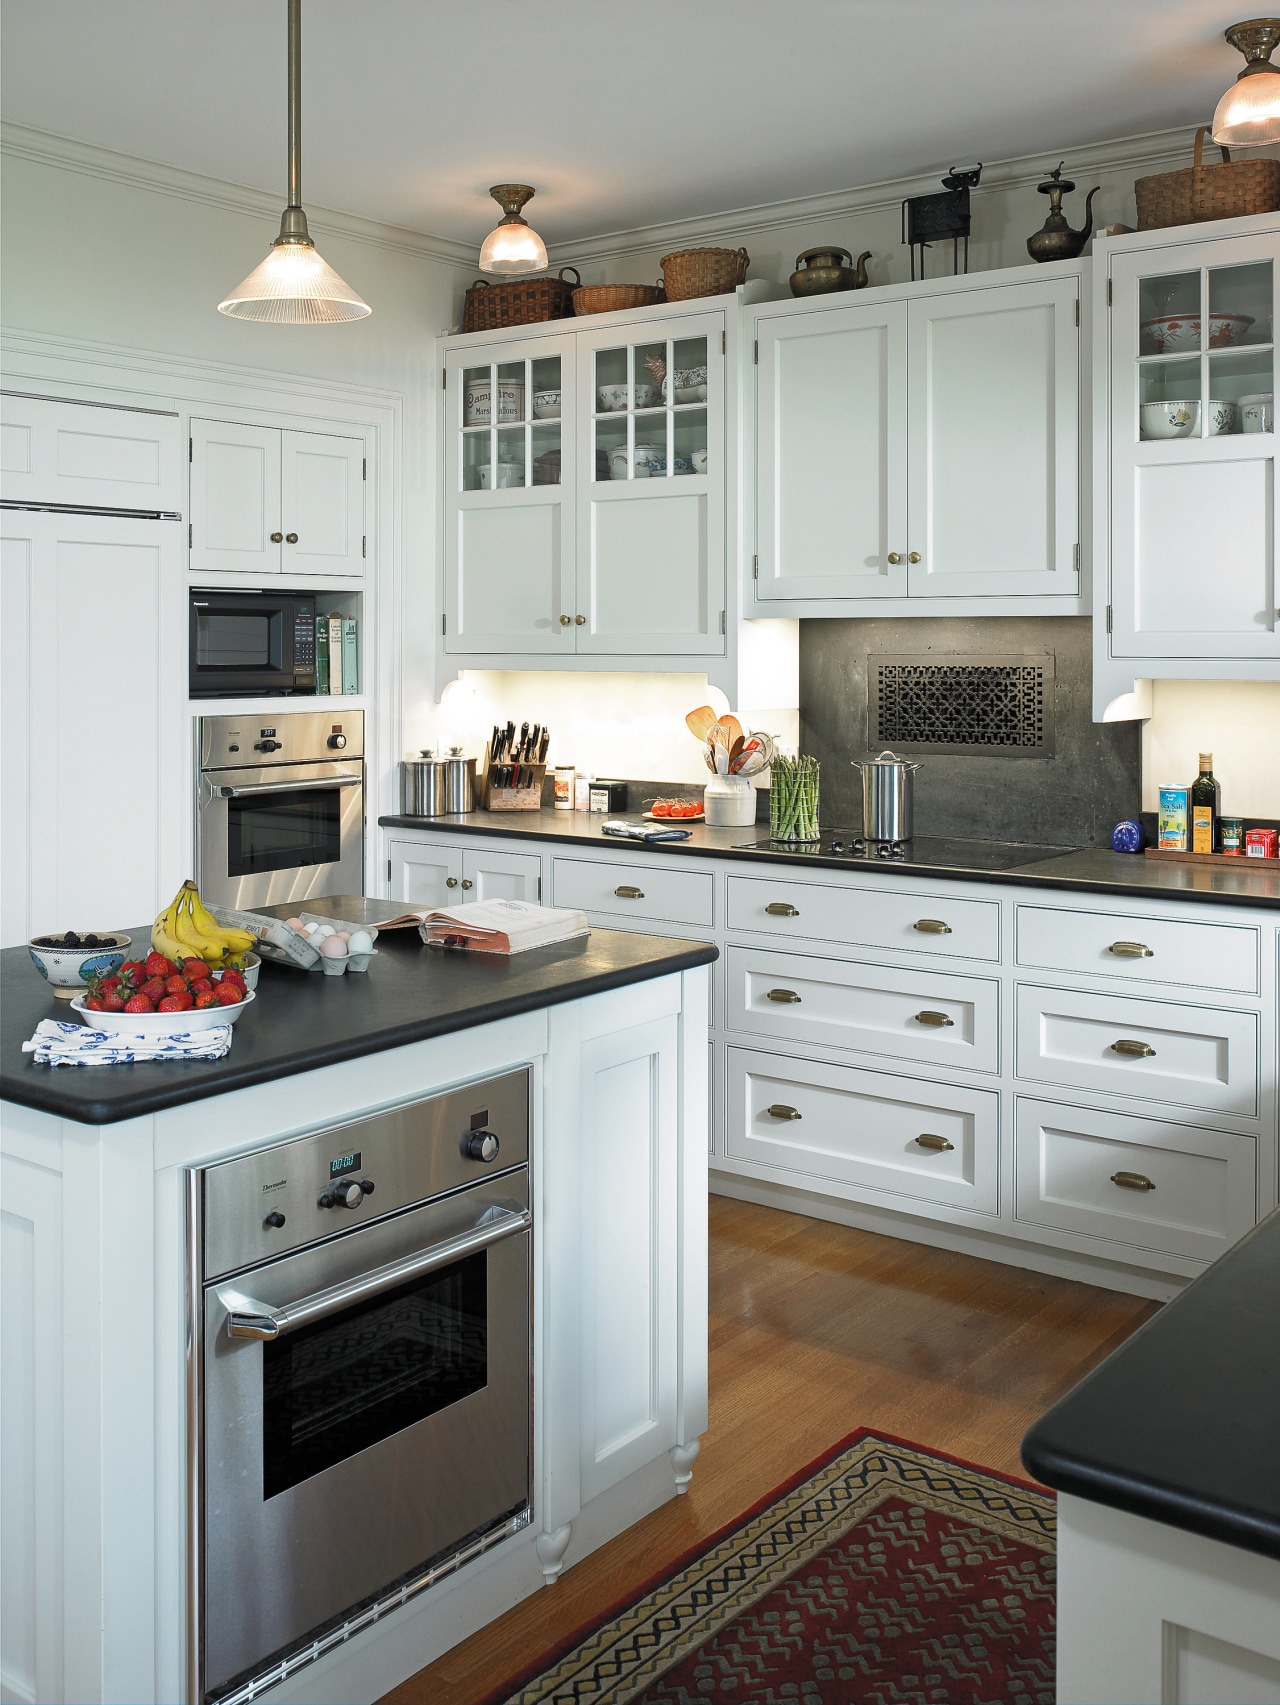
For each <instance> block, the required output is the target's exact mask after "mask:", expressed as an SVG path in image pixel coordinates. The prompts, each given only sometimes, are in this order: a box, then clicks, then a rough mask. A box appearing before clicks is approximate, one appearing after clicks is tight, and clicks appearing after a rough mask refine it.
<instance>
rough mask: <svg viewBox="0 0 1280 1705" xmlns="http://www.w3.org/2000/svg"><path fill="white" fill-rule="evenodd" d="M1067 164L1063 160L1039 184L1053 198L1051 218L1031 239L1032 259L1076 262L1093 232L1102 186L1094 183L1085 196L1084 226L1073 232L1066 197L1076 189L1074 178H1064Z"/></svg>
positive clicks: (1029, 250) (1039, 190)
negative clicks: (1095, 206) (1095, 202)
mask: <svg viewBox="0 0 1280 1705" xmlns="http://www.w3.org/2000/svg"><path fill="white" fill-rule="evenodd" d="M1065 164H1066V162H1065V161H1063V160H1059V161H1058V164H1057V166H1056V167H1055V168H1054V170H1053V171H1051V172H1050V173H1049V176H1048V177H1047V178H1046V179H1045V180H1044V182H1043V183H1039V184H1037V185H1036V189H1037V191H1038V192H1039V193H1040V194H1041V195H1047V196H1048V197H1049V217H1048V218H1047V219H1046V220H1045V222H1044V224H1043V225H1042V226H1041V227H1040V229H1039V230H1038V231H1037V232H1036V234H1035V235H1034V236H1033V237H1028V238H1027V253H1028V254H1029V255H1030V256H1031V258H1032V260H1074V259H1075V258H1076V256H1077V255H1078V254H1079V253H1080V251H1081V250H1082V249H1083V248H1084V246H1085V244H1086V243H1087V242H1088V241H1089V237H1090V234H1091V233H1092V231H1093V198H1094V196H1095V195H1097V193H1098V191H1099V190H1100V189H1101V188H1102V185H1101V184H1094V186H1093V188H1092V189H1091V190H1090V191H1089V193H1088V195H1087V196H1086V197H1085V203H1084V224H1083V225H1082V226H1081V227H1080V229H1079V230H1078V231H1073V230H1072V229H1071V227H1070V225H1068V224H1067V216H1066V214H1065V213H1064V212H1063V211H1062V198H1063V196H1064V195H1070V193H1071V191H1072V190H1073V189H1074V188H1075V187H1076V186H1075V184H1074V183H1073V182H1072V180H1071V179H1070V178H1064V177H1063V175H1062V168H1063V166H1064V165H1065Z"/></svg>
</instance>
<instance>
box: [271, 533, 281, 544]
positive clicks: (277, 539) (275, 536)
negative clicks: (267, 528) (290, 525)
mask: <svg viewBox="0 0 1280 1705" xmlns="http://www.w3.org/2000/svg"><path fill="white" fill-rule="evenodd" d="M271 543H272V544H273V545H282V544H283V543H284V534H283V533H272V535H271Z"/></svg>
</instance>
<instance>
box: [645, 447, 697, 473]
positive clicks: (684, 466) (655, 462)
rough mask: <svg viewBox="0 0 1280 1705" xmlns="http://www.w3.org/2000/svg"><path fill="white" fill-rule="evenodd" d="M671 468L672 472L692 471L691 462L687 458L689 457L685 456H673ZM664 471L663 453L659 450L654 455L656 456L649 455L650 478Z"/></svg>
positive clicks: (665, 464) (665, 460) (665, 462)
mask: <svg viewBox="0 0 1280 1705" xmlns="http://www.w3.org/2000/svg"><path fill="white" fill-rule="evenodd" d="M671 468H672V472H673V473H677V474H691V473H692V472H693V463H692V462H691V461H690V460H689V458H688V457H687V456H677V457H676V458H675V460H674V461H673V462H672V464H671ZM666 471H667V458H666V457H665V456H664V455H662V453H661V452H659V453H658V455H656V456H650V458H649V476H650V478H651V479H652V478H654V477H656V476H657V475H658V474H665V473H666Z"/></svg>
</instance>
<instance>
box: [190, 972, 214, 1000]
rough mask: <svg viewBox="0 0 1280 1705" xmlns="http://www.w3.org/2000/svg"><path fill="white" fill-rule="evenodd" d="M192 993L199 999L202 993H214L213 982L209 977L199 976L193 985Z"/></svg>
mask: <svg viewBox="0 0 1280 1705" xmlns="http://www.w3.org/2000/svg"><path fill="white" fill-rule="evenodd" d="M191 993H192V994H193V995H194V996H195V997H196V999H197V1000H199V998H200V996H201V995H211V994H212V993H213V983H212V981H211V980H210V979H209V978H208V977H197V978H196V980H195V982H193V983H192V985H191Z"/></svg>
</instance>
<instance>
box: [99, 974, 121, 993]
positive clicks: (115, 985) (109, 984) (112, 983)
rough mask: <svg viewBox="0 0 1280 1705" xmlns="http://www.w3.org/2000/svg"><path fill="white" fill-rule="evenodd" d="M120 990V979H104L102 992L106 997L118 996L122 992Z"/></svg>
mask: <svg viewBox="0 0 1280 1705" xmlns="http://www.w3.org/2000/svg"><path fill="white" fill-rule="evenodd" d="M120 988H121V983H120V979H119V977H104V978H103V979H102V992H103V994H104V995H114V994H118V993H119V992H120Z"/></svg>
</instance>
